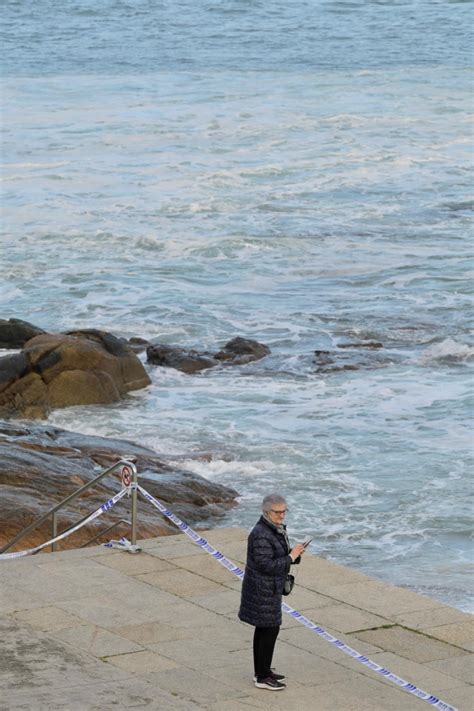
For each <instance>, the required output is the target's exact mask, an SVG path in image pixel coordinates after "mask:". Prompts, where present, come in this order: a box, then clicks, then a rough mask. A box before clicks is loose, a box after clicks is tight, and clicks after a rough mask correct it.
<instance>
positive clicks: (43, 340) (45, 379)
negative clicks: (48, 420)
mask: <svg viewBox="0 0 474 711" xmlns="http://www.w3.org/2000/svg"><path fill="white" fill-rule="evenodd" d="M150 382H151V381H150V379H149V377H148V375H147V373H146V371H145V369H144V367H143V365H142V363H141V362H140V360H139V359H138V358H137V356H136V355H135V353H133V351H132V350H131V349H130V348H129V347H128V346H127V345H126V344H125V343H123V342H122V341H120V340H119V339H118V338H116V337H115V336H112V335H111V334H110V333H106V332H104V331H97V330H89V331H72V332H70V333H69V334H67V335H64V334H44V335H40V336H36V337H35V338H32V339H31V340H30V341H27V343H26V344H25V347H24V349H23V350H22V352H21V353H18V354H14V355H12V356H5V357H4V358H0V412H3V413H4V415H13V416H14V415H21V416H22V417H26V418H44V417H46V416H47V415H48V413H49V412H50V410H51V409H53V408H55V407H67V406H70V405H89V404H94V403H111V402H117V401H118V400H120V399H121V398H122V397H123V396H124V395H125V394H126V393H127V392H129V391H130V390H137V389H139V388H143V387H146V386H147V385H149V384H150Z"/></svg>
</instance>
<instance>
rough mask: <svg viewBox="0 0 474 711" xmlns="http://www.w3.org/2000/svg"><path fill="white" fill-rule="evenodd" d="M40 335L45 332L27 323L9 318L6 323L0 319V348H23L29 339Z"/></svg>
mask: <svg viewBox="0 0 474 711" xmlns="http://www.w3.org/2000/svg"><path fill="white" fill-rule="evenodd" d="M41 333H46V331H43V329H42V328H38V326H34V325H33V324H32V323H28V321H22V320H21V319H19V318H10V319H8V321H5V320H4V319H0V348H23V346H24V345H25V343H26V342H27V341H29V340H30V338H34V336H39V335H40V334H41Z"/></svg>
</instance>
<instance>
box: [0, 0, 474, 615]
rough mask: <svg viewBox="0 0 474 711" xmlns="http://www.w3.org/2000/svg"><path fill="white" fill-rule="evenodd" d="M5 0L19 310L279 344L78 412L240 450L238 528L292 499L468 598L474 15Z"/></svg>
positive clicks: (128, 330) (11, 251)
mask: <svg viewBox="0 0 474 711" xmlns="http://www.w3.org/2000/svg"><path fill="white" fill-rule="evenodd" d="M3 9H4V22H3V32H4V34H5V38H4V42H5V43H6V45H5V46H7V48H8V51H7V52H5V53H4V57H3V60H2V64H3V79H2V93H3V104H4V109H3V115H2V121H3V136H4V146H3V160H4V168H3V172H2V184H3V187H2V191H3V200H2V201H3V237H2V256H1V261H2V279H1V283H0V293H1V301H2V313H1V315H2V317H3V318H9V317H20V318H24V319H26V320H30V321H32V322H33V323H35V324H37V325H39V326H41V327H43V328H45V329H56V330H65V329H69V328H78V327H95V328H103V329H106V330H110V331H112V332H114V333H116V334H119V335H124V336H127V337H129V336H142V337H145V338H149V339H155V340H160V341H164V342H168V343H172V344H177V345H182V346H190V347H198V348H205V349H211V350H214V349H216V350H217V349H218V348H219V347H221V346H222V345H223V344H224V343H225V342H226V341H227V340H228V339H229V338H232V337H233V336H235V335H244V336H247V337H251V338H255V339H257V340H259V341H262V342H264V343H266V344H268V345H269V346H270V347H271V349H272V355H271V356H270V357H268V358H266V359H265V360H263V361H260V362H259V363H255V364H252V365H248V366H243V367H238V368H233V369H231V368H223V369H221V370H211V371H206V372H203V373H201V374H199V375H194V376H187V375H183V374H181V373H178V372H176V371H173V370H164V369H158V368H153V367H150V375H151V377H152V380H153V385H152V386H151V387H150V388H148V389H147V390H144V391H139V392H136V393H133V394H131V395H130V397H129V398H128V399H127V400H126V401H125V402H124V403H121V404H119V405H115V406H107V407H94V408H71V409H67V410H63V411H57V412H55V413H54V415H53V416H52V418H51V420H52V422H54V423H55V424H57V425H59V426H64V427H66V428H69V429H74V430H78V431H83V432H94V433H100V434H104V435H113V436H117V435H120V436H123V437H126V438H130V439H134V440H137V441H140V442H143V443H146V444H148V445H151V446H153V447H154V448H156V449H157V450H158V451H162V452H165V453H187V452H193V451H196V450H198V451H202V450H211V451H216V452H221V453H222V456H218V457H217V458H216V459H215V460H214V461H213V462H210V463H207V462H197V461H194V460H189V462H188V465H189V468H191V469H193V470H194V471H197V472H198V473H200V474H202V475H203V476H206V477H208V478H211V479H214V480H216V481H220V482H222V483H226V484H229V485H231V486H234V487H235V488H236V489H237V490H238V491H239V492H240V493H241V499H240V503H239V506H238V507H237V508H235V509H234V510H233V511H232V512H230V513H229V514H228V516H227V518H226V519H225V520H224V521H223V524H224V525H242V526H248V527H250V526H251V525H252V524H253V522H254V521H255V519H256V517H257V516H258V505H259V502H260V500H261V497H262V496H263V495H264V494H265V493H268V491H269V490H280V491H283V492H284V493H285V495H286V496H287V498H288V501H289V506H290V509H291V511H290V514H289V517H288V522H287V523H288V526H289V529H290V532H291V534H292V535H293V537H294V538H297V537H299V536H300V535H303V534H306V533H311V534H313V535H314V542H313V544H312V546H313V550H314V552H315V553H317V554H320V555H323V556H326V557H329V558H332V559H334V560H336V561H337V562H340V563H343V564H347V565H350V566H353V567H355V568H357V569H360V570H363V571H366V572H368V573H369V574H371V575H374V576H377V577H380V578H383V579H386V580H389V581H391V582H393V583H395V584H397V585H404V586H407V587H409V588H411V589H414V590H419V591H421V592H424V593H427V594H429V595H431V596H433V597H436V598H438V599H441V600H444V601H446V602H448V603H450V604H453V605H455V606H458V607H461V608H463V609H469V608H470V605H471V603H470V600H471V599H472V598H471V592H472V580H473V577H472V550H473V548H472V538H471V529H472V454H473V449H472V393H471V388H470V385H471V383H472V355H473V353H474V350H473V340H472V332H471V330H470V328H471V323H470V321H471V320H472V301H471V296H470V290H471V288H472V266H471V264H470V262H471V261H472V211H473V207H474V200H473V195H472V186H473V181H472V158H473V155H472V128H471V126H472V124H471V120H472V110H473V101H472V96H473V94H472V89H473V86H472V75H471V74H470V65H471V60H472V57H471V46H472V30H471V29H470V28H471V27H472V14H473V13H472V3H470V2H444V1H443V2H441V1H440V2H432V1H430V2H421V1H420V2H408V1H407V2H404V1H401V0H393V1H392V2H389V1H387V2H382V1H379V2H367V1H365V0H364V1H362V0H359V1H355V0H354V1H353V2H329V1H328V2H323V1H321V2H302V3H298V4H297V5H295V4H289V3H282V2H278V1H276V0H268V1H267V2H256V1H253V2H251V1H250V0H247V1H246V2H244V0H223V2H219V3H212V2H208V3H190V2H179V1H176V2H173V3H168V2H161V3H160V2H146V1H142V2H136V3H131V2H130V3H126V2H123V1H121V0H108V1H107V2H104V0H102V1H101V2H98V0H88V2H72V1H69V2H62V3H60V4H58V3H55V2H48V1H46V0H39V1H38V2H36V3H34V4H33V3H30V2H28V1H27V0H16V1H13V0H12V1H11V2H5V3H4V8H3ZM470 270H471V271H470ZM363 341H379V342H381V343H383V346H384V347H383V349H378V350H377V351H376V352H375V351H369V350H367V349H366V350H364V349H355V350H354V351H351V357H353V361H354V362H355V363H358V364H360V366H361V367H360V368H359V369H357V370H345V371H344V370H342V371H339V372H333V373H318V372H317V368H316V366H315V363H314V355H313V354H314V351H315V350H329V351H331V352H332V351H334V352H336V353H337V354H341V356H342V353H343V351H342V349H338V348H337V346H338V345H341V344H347V343H350V342H352V343H354V342H363ZM344 352H346V351H344Z"/></svg>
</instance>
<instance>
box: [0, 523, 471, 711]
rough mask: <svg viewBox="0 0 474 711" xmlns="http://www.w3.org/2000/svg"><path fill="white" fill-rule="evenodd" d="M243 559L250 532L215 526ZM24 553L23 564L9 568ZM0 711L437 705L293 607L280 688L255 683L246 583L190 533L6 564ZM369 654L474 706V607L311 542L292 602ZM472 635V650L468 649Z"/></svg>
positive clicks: (319, 710) (466, 710)
mask: <svg viewBox="0 0 474 711" xmlns="http://www.w3.org/2000/svg"><path fill="white" fill-rule="evenodd" d="M202 535H203V537H205V538H207V540H209V542H210V543H212V545H215V546H216V547H217V548H218V549H219V550H221V551H222V553H224V555H226V556H228V557H230V558H231V559H232V560H234V561H235V562H236V563H238V564H239V565H240V564H241V563H242V561H243V558H244V557H245V549H246V539H247V535H248V534H247V532H246V531H244V530H243V529H225V528H221V529H214V530H212V531H204V532H202ZM10 564H11V567H9V566H10ZM0 572H1V573H2V575H0V637H1V638H2V642H3V644H2V645H0V711H11V710H13V711H20V710H22V709H24V711H26V709H28V710H30V709H33V711H35V709H38V710H39V709H41V711H44V709H47V708H51V709H55V708H58V709H61V711H62V710H63V709H64V710H65V711H76V709H77V711H107V710H108V709H114V710H118V711H121V709H130V708H139V709H151V710H152V711H153V710H154V709H158V708H159V709H163V708H165V709H167V710H168V709H169V710H170V711H173V709H176V710H179V711H182V710H186V711H187V710H189V711H192V710H194V709H196V710H198V709H209V710H214V711H224V710H225V709H229V711H232V710H233V709H234V710H235V711H242V710H244V711H245V710H246V709H270V708H271V709H272V711H278V710H279V709H282V711H283V709H285V711H287V709H288V707H289V706H290V707H293V708H294V709H295V711H305V710H306V709H307V710H308V711H356V710H357V711H361V709H363V711H391V710H392V709H393V710H394V711H395V709H397V711H398V710H401V711H405V709H406V711H412V710H415V709H422V708H426V707H427V704H426V702H424V701H421V700H419V699H417V698H416V697H414V696H413V695H410V694H407V693H406V692H404V691H402V690H400V689H399V688H398V687H397V686H395V685H394V684H391V683H390V682H388V681H387V680H386V679H384V678H383V677H382V676H380V675H377V674H376V673H374V672H372V671H371V670H370V669H368V667H365V666H363V665H361V664H360V663H358V662H357V661H356V660H354V659H352V658H351V657H350V656H348V655H346V654H343V653H342V652H341V651H340V650H339V649H338V648H337V647H335V646H334V645H331V644H329V643H328V642H326V641H324V640H323V639H322V638H321V637H320V636H318V635H317V634H315V633H314V632H311V631H310V630H308V629H306V628H304V627H303V626H302V625H301V624H300V623H298V622H297V620H295V619H293V618H291V617H290V616H288V615H284V616H283V620H284V624H283V629H282V631H281V633H280V637H279V639H278V642H277V645H276V651H275V657H274V663H275V666H276V667H277V669H278V670H279V671H283V672H285V673H286V675H287V682H288V687H287V689H286V690H285V691H283V692H280V693H279V694H269V693H268V692H266V691H265V690H260V689H256V688H255V686H254V684H253V681H252V675H253V661H252V637H253V628H252V627H250V626H249V625H245V624H244V623H242V622H240V621H239V620H238V619H237V611H238V606H239V601H240V588H241V581H240V580H238V579H236V578H235V577H234V576H232V574H231V573H229V572H228V571H227V570H225V569H224V568H223V567H222V566H220V565H219V563H218V562H217V561H216V560H215V559H213V558H211V557H210V556H208V555H206V553H205V552H204V551H203V550H202V549H201V548H199V547H198V546H196V545H194V544H193V543H192V542H191V541H189V539H188V538H187V537H186V536H184V535H183V534H177V535H175V536H166V537H163V538H159V539H150V540H147V541H146V542H143V552H142V553H139V554H135V555H131V554H129V553H127V552H125V551H117V550H116V549H110V548H105V547H103V546H102V547H99V546H93V547H90V548H89V549H81V550H80V551H59V552H56V553H53V554H50V553H49V554H48V553H45V554H41V555H40V556H35V557H34V558H31V557H30V558H27V559H19V560H17V561H8V562H5V561H2V562H0ZM287 601H288V602H289V603H290V605H291V606H292V607H294V608H295V609H297V610H300V611H301V612H303V613H304V614H305V616H306V617H309V618H310V619H311V620H312V621H314V622H316V623H318V624H320V625H322V626H323V627H324V629H326V630H327V631H328V632H329V633H331V634H333V635H334V636H335V637H337V638H338V639H340V640H342V641H344V642H346V643H347V644H349V646H351V647H353V648H355V649H356V650H357V651H359V652H361V653H363V654H366V655H367V656H369V657H370V658H371V659H373V660H374V661H376V662H378V663H380V664H383V665H384V666H386V667H387V668H389V669H390V670H391V671H393V672H394V673H396V674H397V673H398V674H399V675H400V676H402V677H403V678H406V679H407V680H408V681H411V682H413V683H414V684H416V685H417V686H418V687H420V688H422V689H424V690H425V691H427V692H429V693H437V695H439V696H440V697H441V698H442V699H443V700H445V701H447V702H450V703H452V704H453V705H455V706H457V708H458V709H459V711H474V704H472V703H471V702H472V695H471V691H472V689H473V687H472V685H471V684H470V683H468V681H469V682H470V681H471V680H472V668H471V663H472V662H471V660H472V659H473V655H472V654H470V653H469V652H468V651H467V646H468V645H470V644H471V642H470V634H471V633H470V627H471V624H470V622H471V620H472V617H471V616H467V615H466V613H462V612H461V611H459V610H454V609H453V608H450V607H448V606H446V605H443V604H442V603H439V602H437V601H435V600H430V599H429V598H426V597H422V596H419V595H416V594H415V593H411V592H410V591H407V590H403V589H400V588H396V587H394V586H391V585H388V584H387V583H383V582H381V581H376V580H373V579H371V578H369V577H368V576H366V575H364V574H362V573H359V572H358V571H352V570H349V569H347V568H344V567H343V566H339V565H337V564H335V563H333V562H332V561H326V560H323V559H320V558H317V557H315V556H313V555H312V554H311V553H309V552H307V553H306V554H305V556H304V558H303V562H302V564H301V566H299V568H298V570H297V584H296V587H295V590H294V592H293V593H292V595H291V597H290V598H288V599H287ZM462 645H464V647H463V646H462Z"/></svg>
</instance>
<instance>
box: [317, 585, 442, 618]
mask: <svg viewBox="0 0 474 711" xmlns="http://www.w3.org/2000/svg"><path fill="white" fill-rule="evenodd" d="M323 592H324V593H325V594H326V595H328V596H329V597H332V598H334V599H335V600H339V602H346V603H348V604H350V605H353V606H354V607H360V608H361V609H363V610H367V611H368V612H373V613H374V614H376V615H381V616H382V617H386V618H387V619H392V620H394V615H400V614H403V613H405V612H415V611H419V610H433V609H436V608H439V607H444V605H443V604H442V603H441V602H437V601H436V600H431V599H430V598H428V597H425V596H424V595H418V594H417V593H413V592H411V591H409V590H403V589H402V588H396V587H395V586H394V585H389V584H388V583H384V582H381V581H378V580H368V581H364V582H360V581H355V582H354V583H352V584H345V585H329V586H327V587H326V586H325V587H324V589H323Z"/></svg>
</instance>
